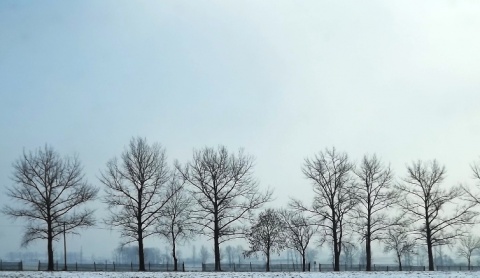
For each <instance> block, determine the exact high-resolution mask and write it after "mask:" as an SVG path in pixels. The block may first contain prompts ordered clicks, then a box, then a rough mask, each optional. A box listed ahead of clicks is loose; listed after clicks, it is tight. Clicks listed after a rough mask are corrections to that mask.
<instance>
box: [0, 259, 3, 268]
mask: <svg viewBox="0 0 480 278" xmlns="http://www.w3.org/2000/svg"><path fill="white" fill-rule="evenodd" d="M0 270H3V263H2V260H0Z"/></svg>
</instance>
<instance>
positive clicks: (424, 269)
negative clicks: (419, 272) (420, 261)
mask: <svg viewBox="0 0 480 278" xmlns="http://www.w3.org/2000/svg"><path fill="white" fill-rule="evenodd" d="M460 270H462V267H460ZM423 271H425V266H423Z"/></svg>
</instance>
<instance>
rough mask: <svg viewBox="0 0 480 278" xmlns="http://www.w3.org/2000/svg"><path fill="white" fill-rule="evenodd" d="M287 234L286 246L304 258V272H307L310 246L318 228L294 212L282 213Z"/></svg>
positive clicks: (303, 216)
mask: <svg viewBox="0 0 480 278" xmlns="http://www.w3.org/2000/svg"><path fill="white" fill-rule="evenodd" d="M281 216H282V218H283V221H284V226H285V232H286V236H287V237H286V244H287V247H288V248H292V249H294V250H295V251H297V252H298V253H299V254H300V256H301V257H302V270H303V271H306V258H307V251H308V249H307V248H308V245H309V244H310V242H311V240H312V238H313V235H314V234H315V232H316V228H315V227H314V226H313V225H312V223H310V221H309V219H308V218H307V217H306V216H305V215H303V214H298V213H297V212H294V211H286V210H284V211H281Z"/></svg>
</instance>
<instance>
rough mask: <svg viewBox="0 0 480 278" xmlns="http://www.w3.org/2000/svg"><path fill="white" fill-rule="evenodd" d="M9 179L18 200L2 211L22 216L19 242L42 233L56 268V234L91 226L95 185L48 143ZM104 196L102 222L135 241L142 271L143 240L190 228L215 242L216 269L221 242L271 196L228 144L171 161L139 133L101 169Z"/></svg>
mask: <svg viewBox="0 0 480 278" xmlns="http://www.w3.org/2000/svg"><path fill="white" fill-rule="evenodd" d="M13 181H14V185H12V186H11V187H9V188H7V194H8V195H9V196H10V197H11V198H13V199H15V200H17V201H18V202H17V203H16V204H14V205H6V206H4V207H3V213H5V214H6V215H9V216H11V217H13V218H14V219H16V218H23V219H26V221H27V227H26V232H25V234H24V238H23V241H22V245H27V244H29V243H30V242H32V241H33V240H36V239H46V240H47V245H48V269H49V270H53V269H54V264H53V241H54V240H58V239H59V235H60V234H62V233H64V232H66V233H75V232H76V230H77V228H82V227H88V226H93V225H94V224H95V219H94V217H93V210H91V209H88V208H87V207H86V204H87V203H88V202H90V201H93V200H94V199H96V197H97V195H98V191H99V189H98V188H97V187H95V186H92V185H91V184H89V183H88V182H87V181H86V179H85V177H84V174H83V172H82V166H81V164H80V162H79V160H78V158H77V157H74V158H70V157H61V156H60V155H59V154H58V153H57V152H55V151H54V150H53V148H52V147H49V146H45V147H44V148H41V149H38V150H37V151H35V152H30V153H26V152H24V153H23V156H22V157H21V158H20V159H19V160H18V161H16V162H15V163H14V178H13ZM100 182H101V183H102V184H103V185H104V189H105V194H104V196H103V197H102V200H103V202H104V203H106V204H107V205H108V209H109V211H110V214H109V217H107V218H106V219H104V223H105V224H107V225H109V226H111V227H114V228H116V229H118V230H119V231H120V233H121V237H122V245H126V244H129V243H133V242H136V243H137V244H138V258H139V270H140V271H144V270H145V259H144V258H145V254H144V240H145V239H146V238H148V237H151V236H158V235H160V236H163V237H164V238H166V239H167V240H168V241H169V242H170V244H171V246H172V256H173V259H174V267H175V270H176V269H177V257H176V254H177V252H176V246H177V244H178V243H179V242H181V241H182V240H185V239H188V238H190V237H191V236H192V235H194V234H204V235H206V236H208V237H209V238H211V239H212V240H213V242H214V257H215V269H216V270H221V266H220V244H221V243H223V242H225V241H228V240H231V239H234V238H238V237H241V236H242V235H243V234H244V233H245V230H246V222H247V221H250V220H251V219H252V217H253V215H254V210H256V209H258V208H260V207H261V206H262V205H263V204H264V203H266V202H268V201H270V200H271V195H272V191H270V190H267V191H266V192H261V191H260V189H259V185H258V182H257V181H256V179H255V178H254V177H253V158H252V157H251V156H248V155H245V154H244V153H243V151H242V150H240V151H239V152H238V153H236V154H234V153H229V152H228V150H227V149H226V148H225V147H222V146H219V147H218V148H216V149H215V148H208V147H206V148H203V149H201V150H198V151H195V152H194V154H193V158H192V160H191V161H189V162H187V163H185V164H184V165H181V164H180V163H179V162H175V165H174V166H173V167H169V166H168V164H167V158H166V153H165V150H164V149H163V148H162V147H161V146H160V145H159V144H149V143H148V142H147V141H146V139H144V138H132V140H131V141H130V144H129V145H128V147H126V148H125V150H124V152H123V153H122V154H121V156H120V158H113V159H111V160H110V161H109V162H108V163H107V165H106V169H105V170H103V171H102V172H101V175H100Z"/></svg>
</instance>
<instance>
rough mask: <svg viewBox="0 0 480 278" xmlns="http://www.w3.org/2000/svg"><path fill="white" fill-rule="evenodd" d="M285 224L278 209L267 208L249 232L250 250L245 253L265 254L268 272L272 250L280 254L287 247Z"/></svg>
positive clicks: (249, 254)
mask: <svg viewBox="0 0 480 278" xmlns="http://www.w3.org/2000/svg"><path fill="white" fill-rule="evenodd" d="M283 224H284V222H283V221H282V219H281V217H280V213H279V212H278V211H276V210H274V209H267V210H265V211H262V212H261V213H260V215H259V216H258V219H257V220H256V222H255V224H254V225H252V228H251V230H250V232H249V233H248V234H247V240H248V243H249V250H248V251H246V252H245V255H246V256H251V255H252V254H256V253H257V252H260V253H262V254H263V255H265V257H266V259H267V269H266V271H267V272H268V271H270V255H271V254H272V252H274V253H275V252H276V253H278V254H280V251H282V250H283V249H285V247H286V234H285V229H284V225H283Z"/></svg>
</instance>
